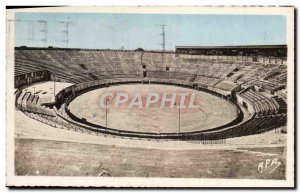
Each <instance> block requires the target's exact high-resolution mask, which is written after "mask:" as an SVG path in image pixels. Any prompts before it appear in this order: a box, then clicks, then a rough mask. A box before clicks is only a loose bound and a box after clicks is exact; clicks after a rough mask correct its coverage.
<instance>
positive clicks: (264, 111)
mask: <svg viewBox="0 0 300 193" xmlns="http://www.w3.org/2000/svg"><path fill="white" fill-rule="evenodd" d="M240 96H241V97H242V98H244V99H245V100H246V101H247V102H248V103H249V104H251V105H252V106H253V109H254V112H255V113H257V114H258V115H270V114H276V113H278V111H279V105H278V103H277V102H276V101H275V100H273V99H271V98H267V97H266V96H264V95H263V94H261V93H259V92H256V91H252V90H249V91H247V92H243V93H241V94H240Z"/></svg>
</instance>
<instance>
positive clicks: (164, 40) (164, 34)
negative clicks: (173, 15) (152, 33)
mask: <svg viewBox="0 0 300 193" xmlns="http://www.w3.org/2000/svg"><path fill="white" fill-rule="evenodd" d="M160 26H161V30H162V33H161V36H162V43H161V45H162V50H163V52H164V51H165V50H166V33H165V27H166V26H167V25H165V24H162V25H160Z"/></svg>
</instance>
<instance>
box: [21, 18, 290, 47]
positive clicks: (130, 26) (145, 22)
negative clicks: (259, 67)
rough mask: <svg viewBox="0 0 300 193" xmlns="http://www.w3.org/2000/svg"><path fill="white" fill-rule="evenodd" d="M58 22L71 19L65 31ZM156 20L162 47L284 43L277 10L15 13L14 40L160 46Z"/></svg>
mask: <svg viewBox="0 0 300 193" xmlns="http://www.w3.org/2000/svg"><path fill="white" fill-rule="evenodd" d="M39 21H47V26H46V25H45V23H43V22H39ZM62 21H63V22H70V24H69V30H68V35H66V31H65V30H66V26H65V23H61V22H62ZM161 24H165V25H166V27H165V34H166V36H165V37H166V49H167V50H174V49H175V46H178V45H190V46H222V45H266V44H268V45H269V44H286V18H285V17H284V16H280V15H202V14H195V15H190V14H186V15H183V14H180V15H179V14H117V13H105V14H104V13H16V15H15V40H16V41H15V44H16V46H23V45H25V46H32V47H45V46H46V47H48V46H54V47H68V48H91V49H106V48H109V49H121V48H124V49H136V48H144V49H147V50H161V49H162V45H161V43H162V36H161V33H162V28H161V26H160V25H161ZM45 26H46V27H47V35H46V33H45ZM45 37H47V38H45ZM45 39H46V41H45ZM42 40H44V41H42ZM66 40H68V43H67V42H66Z"/></svg>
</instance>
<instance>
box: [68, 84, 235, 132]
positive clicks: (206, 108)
mask: <svg viewBox="0 0 300 193" xmlns="http://www.w3.org/2000/svg"><path fill="white" fill-rule="evenodd" d="M102 92H112V93H115V92H125V93H128V95H129V96H133V95H134V93H137V92H141V93H145V94H146V93H150V92H151V93H155V92H156V93H162V92H165V93H168V94H169V95H171V93H173V92H175V93H180V92H182V93H191V89H186V88H179V87H174V86H161V85H139V84H138V85H130V86H127V85H123V86H117V87H110V88H108V89H106V88H105V89H98V90H95V91H90V92H88V93H86V94H84V95H80V96H79V97H77V98H76V99H75V100H74V101H73V102H71V104H70V105H69V108H70V111H71V112H72V113H73V114H74V115H76V116H77V117H81V118H85V119H86V120H87V121H89V122H91V123H94V124H99V125H102V126H105V125H106V119H105V117H106V116H105V113H106V109H103V108H99V96H100V95H101V94H102ZM195 98H196V100H195V103H196V104H199V105H201V107H200V108H197V109H192V108H188V105H187V107H186V108H182V109H180V111H181V113H180V122H179V108H170V104H168V105H164V106H163V107H162V108H161V103H160V102H158V103H155V104H152V106H150V108H139V107H133V108H128V104H124V103H123V104H122V105H120V106H119V108H113V107H112V108H109V110H108V118H107V122H108V123H107V125H106V127H109V128H113V129H121V130H129V131H137V132H139V131H140V132H148V133H176V132H179V129H180V132H191V131H199V130H207V129H211V128H214V127H218V126H222V125H225V124H227V123H229V122H231V121H233V120H234V119H235V118H236V116H237V115H236V111H237V110H236V108H235V106H233V105H232V104H230V103H228V102H226V101H225V100H222V99H220V98H218V97H216V96H213V95H210V94H207V93H204V92H197V95H196V97H195ZM161 99H162V95H161V96H160V98H159V101H161ZM179 100H180V99H179V98H178V99H177V101H178V102H179ZM112 103H113V104H114V102H113V101H112ZM145 103H146V101H145V100H144V104H145ZM212 104H215V105H217V106H215V105H212ZM144 106H145V105H144ZM216 108H217V109H216ZM191 113H193V116H189V115H190V114H191ZM179 124H180V128H179Z"/></svg>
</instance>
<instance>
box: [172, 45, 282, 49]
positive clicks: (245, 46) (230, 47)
mask: <svg viewBox="0 0 300 193" xmlns="http://www.w3.org/2000/svg"><path fill="white" fill-rule="evenodd" d="M286 47H287V45H283V44H279V45H236V46H176V47H175V48H176V49H178V48H180V49H181V48H183V49H185V48H191V49H228V48H229V49H235V48H236V49H241V48H260V49H264V48H265V49H269V48H286Z"/></svg>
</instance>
